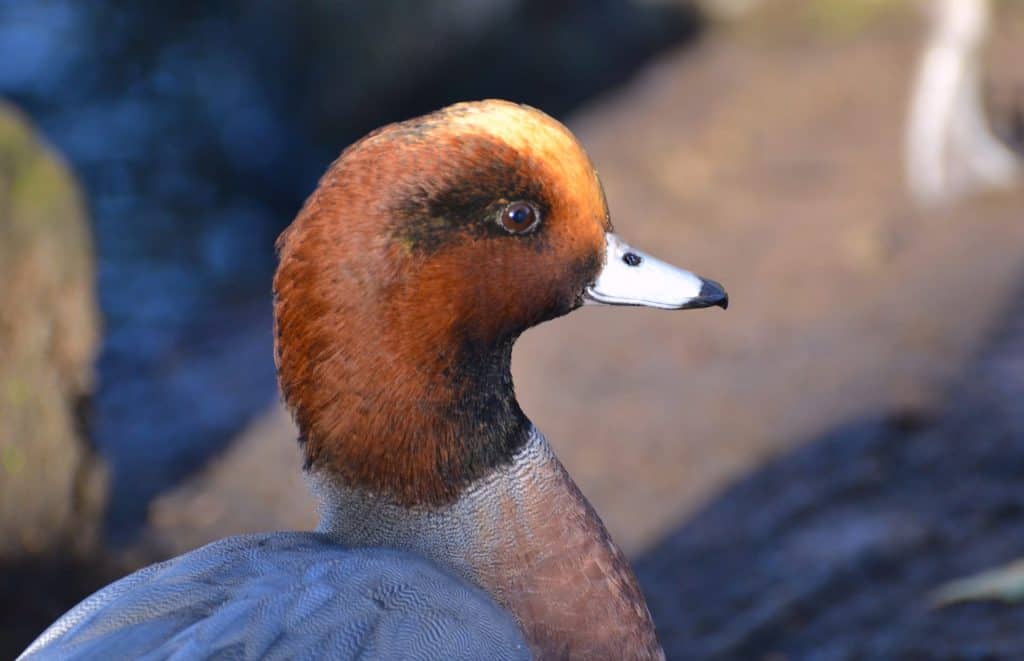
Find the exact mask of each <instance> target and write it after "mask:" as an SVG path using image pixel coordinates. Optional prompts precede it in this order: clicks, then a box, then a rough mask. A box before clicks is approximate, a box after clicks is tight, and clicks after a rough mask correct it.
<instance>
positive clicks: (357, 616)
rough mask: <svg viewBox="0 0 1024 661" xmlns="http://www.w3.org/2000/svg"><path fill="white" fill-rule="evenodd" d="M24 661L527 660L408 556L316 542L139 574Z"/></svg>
mask: <svg viewBox="0 0 1024 661" xmlns="http://www.w3.org/2000/svg"><path fill="white" fill-rule="evenodd" d="M22 658H24V659H33V660H37V659H39V660H41V659H97V658H102V659H201V658H223V659H263V658H265V659H324V658H331V659H355V658H361V659H431V660H432V659H488V660H489V661H490V660H492V659H494V660H497V659H527V658H529V652H528V649H527V646H526V643H525V642H524V640H523V637H522V634H521V633H520V631H519V629H518V627H517V626H516V624H515V622H514V620H513V619H512V617H511V615H509V614H508V613H507V612H505V611H504V610H502V609H501V608H500V607H498V605H497V604H495V603H494V601H493V600H492V599H491V598H490V597H489V596H488V595H487V594H486V593H484V592H483V591H481V590H480V589H478V588H476V587H475V586H472V585H470V584H469V583H467V582H465V581H463V580H461V579H459V578H456V577H454V576H452V575H450V574H447V573H445V572H443V571H442V570H441V569H439V568H438V567H437V566H435V565H434V564H432V563H431V562H429V561H427V560H425V559H423V558H420V557H418V556H415V555H411V554H408V553H403V552H400V551H392V550H385V549H362V550H347V549H344V548H342V547H340V546H338V545H337V544H335V543H333V542H331V541H330V540H329V539H328V538H327V537H325V536H323V535H319V534H317V533H269V534H260V535H245V536H241V537H231V538H228V539H224V540H221V541H219V542H214V543H213V544H210V545H208V546H204V547H203V548H200V549H197V550H195V551H192V552H191V553H187V554H185V555H182V556H179V557H177V558H174V559H172V560H168V561H167V562H163V563H160V564H156V565H152V566H150V567H146V568H145V569H142V570H140V571H138V572H136V573H134V574H132V575H130V576H127V577H125V578H123V579H121V580H120V581H117V582H116V583H112V584H111V585H109V586H107V587H106V588H104V589H102V590H100V591H99V592H97V593H96V594H94V595H92V596H91V597H89V598H88V599H86V600H85V601H83V602H82V603H80V604H79V605H78V606H76V607H75V608H73V609H72V610H70V611H69V612H68V613H67V614H66V615H64V616H63V617H62V618H60V619H59V620H57V621H56V622H55V623H54V624H53V625H51V626H50V628H49V629H47V630H46V631H45V632H43V634H42V635H41V636H40V637H39V638H38V639H37V640H36V641H35V642H34V643H33V644H32V646H30V647H29V648H28V649H27V650H26V651H25V653H24V655H23V656H22Z"/></svg>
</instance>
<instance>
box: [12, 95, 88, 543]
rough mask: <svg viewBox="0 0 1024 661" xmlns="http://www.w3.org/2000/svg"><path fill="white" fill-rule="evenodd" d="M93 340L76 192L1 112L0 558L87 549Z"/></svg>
mask: <svg viewBox="0 0 1024 661" xmlns="http://www.w3.org/2000/svg"><path fill="white" fill-rule="evenodd" d="M98 337H99V314H98V312H97V306H96V292H95V264H94V259H93V249H92V240H91V237H90V234H89V226H88V221H87V216H86V211H85V206H84V204H83V201H82V195H81V192H80V190H79V188H78V185H77V183H76V182H75V179H74V177H73V176H72V174H71V173H70V171H69V169H68V167H67V166H66V165H65V163H64V162H63V161H62V160H61V159H60V158H59V157H58V156H57V155H56V154H54V153H53V151H51V150H50V149H49V148H48V147H46V146H45V145H44V144H43V143H42V142H41V141H40V140H39V138H38V137H37V136H36V135H35V133H34V131H33V130H32V128H31V127H30V125H29V123H28V122H27V121H26V119H25V118H24V117H23V116H22V115H21V114H20V113H19V112H17V111H16V110H15V109H14V108H12V107H10V106H9V105H5V104H0V559H2V558H11V557H18V556H23V555H25V554H41V553H47V552H51V551H54V550H57V549H60V550H66V549H68V548H73V547H79V548H80V547H81V546H83V545H88V544H91V543H92V542H93V541H94V540H95V539H96V532H97V531H98V525H99V523H98V522H99V514H100V509H101V501H102V494H103V492H104V486H103V481H104V478H103V471H102V470H101V469H100V468H99V464H98V462H97V461H96V459H95V456H94V454H93V452H92V450H91V444H90V443H89V440H88V433H87V429H86V427H87V425H86V416H87V410H88V401H89V397H90V393H91V392H92V389H93V384H94V375H93V363H94V360H95V356H96V350H97V345H98ZM69 545H70V546H69Z"/></svg>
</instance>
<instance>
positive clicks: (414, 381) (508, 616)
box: [26, 101, 728, 659]
mask: <svg viewBox="0 0 1024 661" xmlns="http://www.w3.org/2000/svg"><path fill="white" fill-rule="evenodd" d="M277 245H278V251H279V257H280V264H279V266H278V269H277V273H276V275H275V277H274V313H275V328H276V336H275V338H276V341H275V359H276V363H277V368H278V378H279V383H280V386H281V392H282V393H283V395H284V400H285V402H286V403H287V404H288V406H289V408H290V409H291V411H292V413H293V415H294V417H295V421H296V423H297V424H298V428H299V431H300V443H301V444H302V448H303V450H304V453H305V470H306V472H307V474H308V476H309V479H310V482H311V484H312V485H313V489H314V491H315V493H316V495H317V496H318V497H319V500H320V509H321V516H322V518H321V524H320V527H319V529H318V530H317V532H315V533H269V534H261V535H249V536H244V537H235V538H229V539H225V540H222V541H219V542H216V543H214V544H211V545H209V546H206V547H204V548H201V549H199V550H196V551H193V552H191V553H188V554H185V555H183V556H180V557H178V558H175V559H172V560H170V561H168V562H165V563H161V564H158V565H154V566H151V567H148V568H146V569H143V570H141V571H139V572H137V573H135V574H132V575H131V576H129V577H127V578H125V579H122V580H121V581H118V582H117V583H114V584H112V585H110V586H108V587H107V588H105V589H103V590H101V591H99V592H98V593H96V594H95V595H93V596H92V597H90V598H89V599H87V600H85V601H84V602H82V603H81V604H79V605H78V606H77V607H76V608H74V609H73V610H71V611H70V612H69V613H68V614H66V615H65V616H64V617H62V618H61V619H60V620H58V621H57V622H56V623H55V624H54V625H52V626H51V627H50V628H49V629H48V630H47V631H46V632H45V633H43V635H42V636H40V638H39V639H38V640H37V641H36V642H35V643H33V645H32V646H31V647H30V648H29V649H28V650H27V651H26V656H27V657H31V658H41V657H51V658H57V657H59V658H68V657H75V656H78V657H94V656H101V657H103V658H114V657H137V656H142V655H152V656H153V657H161V658H162V657H170V656H175V657H176V658H178V657H188V658H194V657H204V656H212V655H221V654H223V655H231V656H235V657H239V658H257V657H264V656H267V657H270V656H274V657H307V658H313V657H316V658H321V657H324V658H326V657H334V658H354V657H356V656H362V657H367V656H369V657H374V658H423V659H440V658H470V659H477V658H524V657H527V656H530V655H532V656H534V657H536V658H542V659H554V658H558V659H562V658H578V659H655V658H663V657H664V655H663V653H662V651H661V648H660V646H659V645H658V641H657V639H656V637H655V632H654V625H653V623H652V621H651V617H650V613H649V612H648V610H647V606H646V603H645V602H644V598H643V595H642V594H641V592H640V588H639V586H638V584H637V581H636V578H635V577H634V575H633V572H632V570H631V569H630V566H629V563H628V562H627V561H626V558H625V557H624V556H623V554H622V552H621V551H620V550H619V549H618V547H617V546H616V545H615V543H614V542H613V541H612V539H611V537H610V536H609V535H608V532H607V531H606V530H605V528H604V525H603V524H602V523H601V519H600V518H599V517H598V515H597V513H596V512H595V511H594V510H593V508H592V507H591V506H590V504H589V503H588V502H587V500H586V498H584V496H583V494H581V493H580V490H579V489H578V488H577V487H576V485H575V484H574V483H573V481H572V479H571V478H570V477H569V475H568V474H567V473H566V471H565V469H564V468H563V467H562V464H561V463H560V462H559V461H558V458H557V457H556V456H555V454H554V452H553V451H552V450H551V447H550V446H549V445H548V442H547V441H546V440H545V438H544V436H543V435H542V434H541V433H540V431H538V430H537V429H536V428H535V427H534V426H533V425H532V424H531V423H530V421H529V419H528V418H527V417H526V415H525V414H524V413H523V411H522V410H521V409H520V408H519V404H518V403H517V402H516V396H515V392H514V391H513V387H512V377H511V372H510V362H511V358H512V345H513V343H514V342H515V340H516V338H517V337H519V335H520V333H522V332H523V331H525V330H526V329H528V328H530V327H531V326H534V325H536V324H539V323H541V322H543V321H547V320H548V319H553V318H555V317H559V316H561V315H564V314H566V313H568V312H571V311H572V310H574V309H575V308H577V307H579V306H580V305H584V304H610V305H643V306H650V307H657V308H666V309H685V308H698V307H707V306H712V305H718V306H721V307H723V308H724V307H726V305H727V303H728V298H727V296H726V293H725V291H724V290H723V289H722V287H721V286H720V285H718V284H717V283H715V282H713V281H711V280H705V279H702V278H700V277H697V276H695V275H693V274H692V273H689V272H688V271H684V270H681V269H677V268H675V267H673V266H669V265H668V264H665V263H663V262H661V261H658V260H657V259H654V258H653V257H650V256H648V255H646V254H644V253H642V252H640V251H638V250H634V249H633V248H630V247H629V246H628V245H627V244H626V243H625V242H623V241H622V240H621V239H619V238H618V237H617V236H616V235H615V234H614V233H613V232H612V224H611V221H610V219H609V216H608V209H607V206H606V203H605V198H604V193H603V191H602V188H601V183H600V181H599V179H598V176H597V173H596V171H595V170H594V166H593V165H592V164H591V162H590V160H589V158H588V157H587V155H586V154H585V153H584V151H583V149H582V147H581V146H580V145H579V143H578V142H577V141H576V139H575V138H574V137H573V135H572V134H571V133H570V132H569V131H568V129H566V128H565V127H564V126H563V125H562V124H560V123H558V122H557V121H555V120H554V119H552V118H550V117H548V116H547V115H545V114H544V113H542V112H540V111H538V110H534V109H533V108H529V107H526V106H522V105H517V104H513V103H508V102H505V101H482V102H476V103H460V104H457V105H454V106H450V107H448V108H445V109H443V110H440V111H438V112H435V113H432V114H430V115H426V116H424V117H419V118H417V119H412V120H409V121H405V122H401V123H398V124H392V125H390V126H385V127H384V128H381V129H379V130H377V131H374V132H373V133H371V134H370V135H368V136H366V137H365V138H363V139H362V140H360V141H359V142H357V143H355V144H354V145H352V146H351V147H349V148H348V149H347V150H345V152H344V153H343V154H342V155H341V157H340V158H338V160H337V161H335V162H334V164H332V165H331V166H330V168H329V169H328V170H327V173H326V174H325V175H324V177H323V178H322V179H321V181H320V184H319V186H318V187H317V189H316V190H315V191H314V192H313V194H312V195H311V196H310V197H309V199H308V200H307V202H306V204H305V206H304V207H303V208H302V210H301V211H300V212H299V215H298V217H297V218H296V219H295V221H294V222H293V223H292V225H291V226H290V227H289V228H288V229H287V230H286V231H285V232H284V233H283V234H282V235H281V237H280V239H279V240H278V244H277Z"/></svg>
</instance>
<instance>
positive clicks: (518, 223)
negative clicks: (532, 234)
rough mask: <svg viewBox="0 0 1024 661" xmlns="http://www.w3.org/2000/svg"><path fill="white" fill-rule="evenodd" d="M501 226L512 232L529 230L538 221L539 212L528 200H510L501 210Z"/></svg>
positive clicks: (519, 232) (517, 232)
mask: <svg viewBox="0 0 1024 661" xmlns="http://www.w3.org/2000/svg"><path fill="white" fill-rule="evenodd" d="M500 220H501V226H502V227H504V228H505V229H507V230H508V231H509V232H512V233H513V234H523V233H525V232H529V231H530V230H532V229H533V228H534V227H536V226H537V224H538V223H539V222H540V214H539V213H537V209H535V208H534V206H533V205H532V204H530V203H529V202H512V203H511V204H509V205H508V206H507V207H505V209H504V210H503V211H502V212H501V219H500Z"/></svg>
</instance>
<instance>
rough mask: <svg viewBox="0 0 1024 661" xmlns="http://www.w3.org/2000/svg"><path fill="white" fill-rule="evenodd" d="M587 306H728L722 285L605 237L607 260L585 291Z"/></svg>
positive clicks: (616, 237) (674, 307)
mask: <svg viewBox="0 0 1024 661" xmlns="http://www.w3.org/2000/svg"><path fill="white" fill-rule="evenodd" d="M583 302H584V304H588V305H642V306H644V307H649V308H661V309H662V310H689V309H692V308H707V307H712V306H715V305H717V306H718V307H720V308H722V309H723V310H724V309H725V308H727V307H729V295H728V294H727V293H726V292H725V289H724V288H723V287H722V285H720V284H718V283H717V282H715V281H714V280H708V279H707V278H702V277H700V276H699V275H695V274H693V273H690V272H689V271H686V270H684V269H681V268H678V267H675V266H672V265H671V264H666V263H665V262H663V261H661V260H660V259H655V258H654V257H651V256H650V255H648V254H647V253H644V252H641V251H639V250H636V249H634V248H631V247H630V246H629V244H627V243H626V242H625V241H623V240H622V239H620V238H619V237H618V236H616V235H615V234H612V233H611V232H609V233H608V234H606V235H605V260H604V267H603V268H602V269H601V273H600V274H599V275H598V276H597V279H596V280H595V281H594V284H592V285H590V286H589V287H587V288H586V290H584V292H583Z"/></svg>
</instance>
